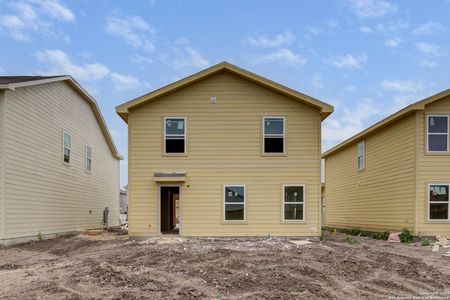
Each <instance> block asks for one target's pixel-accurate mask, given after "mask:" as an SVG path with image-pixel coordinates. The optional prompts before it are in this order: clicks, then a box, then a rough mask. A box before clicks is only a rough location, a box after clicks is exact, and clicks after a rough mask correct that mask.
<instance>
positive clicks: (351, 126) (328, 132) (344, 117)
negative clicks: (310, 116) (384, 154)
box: [322, 99, 384, 150]
mask: <svg viewBox="0 0 450 300" xmlns="http://www.w3.org/2000/svg"><path fill="white" fill-rule="evenodd" d="M337 106H340V105H337ZM336 111H338V107H337V109H336ZM339 111H340V112H341V114H339V115H334V114H333V115H331V116H330V117H329V118H328V119H326V120H325V122H324V123H323V131H322V140H323V149H324V150H327V149H329V148H331V147H332V146H334V145H336V144H337V143H340V142H342V141H344V140H346V139H348V138H350V137H351V136H353V135H355V134H357V133H359V132H361V131H362V130H364V129H365V128H366V127H367V124H366V122H367V121H369V120H370V119H371V118H373V117H375V116H380V115H382V114H383V113H384V112H383V109H382V107H381V105H380V104H379V103H377V102H375V101H373V100H372V99H363V100H362V101H360V102H358V104H357V105H356V106H355V107H354V109H353V108H348V107H345V106H344V107H339Z"/></svg>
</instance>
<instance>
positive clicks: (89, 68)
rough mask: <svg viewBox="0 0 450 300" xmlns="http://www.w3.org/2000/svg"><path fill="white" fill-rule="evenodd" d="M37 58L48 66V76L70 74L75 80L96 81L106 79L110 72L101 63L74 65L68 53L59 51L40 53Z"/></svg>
mask: <svg viewBox="0 0 450 300" xmlns="http://www.w3.org/2000/svg"><path fill="white" fill-rule="evenodd" d="M36 57H37V59H38V60H39V61H41V62H43V63H45V64H46V65H47V66H48V69H47V70H46V71H44V73H46V74H59V75H60V74H68V75H72V76H73V77H74V78H75V79H79V80H83V81H95V80H100V79H102V78H104V77H106V76H107V75H108V74H109V72H110V71H109V69H108V67H106V66H105V65H104V64H101V63H92V64H88V63H83V64H78V63H74V62H72V60H71V59H70V57H69V55H67V53H65V52H64V51H62V50H59V49H54V50H48V49H47V50H43V51H39V52H37V53H36Z"/></svg>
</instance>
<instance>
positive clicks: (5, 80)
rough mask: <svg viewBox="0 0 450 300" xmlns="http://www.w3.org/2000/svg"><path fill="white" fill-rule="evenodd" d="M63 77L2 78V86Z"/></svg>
mask: <svg viewBox="0 0 450 300" xmlns="http://www.w3.org/2000/svg"><path fill="white" fill-rule="evenodd" d="M61 76H62V75H58V76H0V84H10V83H19V82H26V81H33V80H42V79H49V78H55V77H61Z"/></svg>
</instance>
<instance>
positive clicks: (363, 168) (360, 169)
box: [356, 140, 366, 171]
mask: <svg viewBox="0 0 450 300" xmlns="http://www.w3.org/2000/svg"><path fill="white" fill-rule="evenodd" d="M360 144H363V153H362V154H361V155H359V145H360ZM360 157H362V158H363V164H364V166H363V167H362V168H360V166H359V158H360ZM356 166H357V168H358V171H363V170H365V169H366V141H365V140H364V141H361V142H359V143H358V144H357V145H356Z"/></svg>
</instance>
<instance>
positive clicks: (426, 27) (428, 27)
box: [411, 21, 446, 36]
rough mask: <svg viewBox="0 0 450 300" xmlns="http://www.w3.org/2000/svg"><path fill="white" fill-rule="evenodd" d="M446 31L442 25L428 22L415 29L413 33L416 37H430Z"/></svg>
mask: <svg viewBox="0 0 450 300" xmlns="http://www.w3.org/2000/svg"><path fill="white" fill-rule="evenodd" d="M445 31H446V29H445V27H444V26H442V25H441V24H440V23H437V22H432V21H428V22H426V23H424V24H422V25H420V26H419V27H417V28H415V29H414V30H413V31H412V32H411V33H412V34H413V35H415V36H430V35H434V34H439V33H443V32H445Z"/></svg>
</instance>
